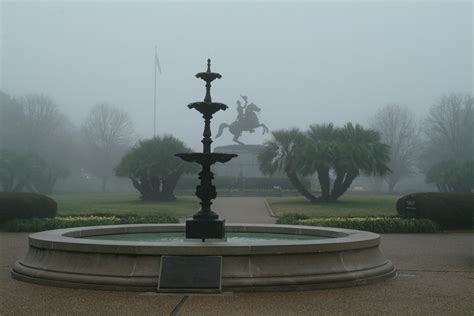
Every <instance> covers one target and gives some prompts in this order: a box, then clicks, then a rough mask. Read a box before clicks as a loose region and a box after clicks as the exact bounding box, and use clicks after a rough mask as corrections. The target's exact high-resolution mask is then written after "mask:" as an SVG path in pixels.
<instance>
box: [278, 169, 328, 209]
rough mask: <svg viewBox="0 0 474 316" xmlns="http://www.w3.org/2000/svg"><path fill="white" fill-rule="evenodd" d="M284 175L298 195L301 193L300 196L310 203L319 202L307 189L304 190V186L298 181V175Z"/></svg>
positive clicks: (292, 173) (289, 172) (289, 173)
mask: <svg viewBox="0 0 474 316" xmlns="http://www.w3.org/2000/svg"><path fill="white" fill-rule="evenodd" d="M286 175H287V176H288V179H289V180H290V182H291V184H292V185H293V186H294V187H295V189H296V190H297V191H298V192H299V193H301V195H303V196H304V197H305V198H307V199H308V200H310V201H311V202H318V201H320V200H319V198H317V197H316V196H314V195H313V194H312V193H311V192H310V191H309V190H308V189H307V188H305V186H304V185H303V184H302V183H301V181H300V180H299V179H298V175H297V174H296V173H295V172H291V171H286Z"/></svg>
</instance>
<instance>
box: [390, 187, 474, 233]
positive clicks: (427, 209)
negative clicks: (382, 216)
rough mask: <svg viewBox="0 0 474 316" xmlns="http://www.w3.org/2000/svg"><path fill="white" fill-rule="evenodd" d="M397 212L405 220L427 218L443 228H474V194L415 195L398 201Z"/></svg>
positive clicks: (440, 193) (434, 193) (441, 193)
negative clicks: (473, 223) (473, 219)
mask: <svg viewBox="0 0 474 316" xmlns="http://www.w3.org/2000/svg"><path fill="white" fill-rule="evenodd" d="M397 212H398V214H399V215H400V216H401V217H403V218H427V219H431V220H433V221H435V222H436V223H438V224H439V225H440V226H441V227H443V228H472V227H473V226H472V222H473V221H472V218H473V216H474V194H472V193H451V192H449V193H444V192H430V193H414V194H409V195H406V196H404V197H402V198H400V199H399V200H398V201H397Z"/></svg>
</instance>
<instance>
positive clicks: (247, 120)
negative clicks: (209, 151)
mask: <svg viewBox="0 0 474 316" xmlns="http://www.w3.org/2000/svg"><path fill="white" fill-rule="evenodd" d="M241 97H242V99H243V100H244V105H243V106H242V104H241V103H240V100H239V101H237V119H236V120H235V121H234V122H232V123H231V124H226V123H222V124H221V125H220V126H219V131H218V132H217V135H216V138H218V137H219V136H221V135H222V132H223V131H224V128H226V127H228V128H229V132H230V133H231V134H233V135H234V138H233V139H232V140H233V141H234V142H236V143H237V144H240V145H245V144H244V143H242V142H241V141H239V137H240V136H241V135H242V132H250V133H253V132H255V129H256V128H257V127H262V128H263V134H265V133H268V128H267V126H265V124H260V122H259V121H258V117H257V114H256V113H255V112H257V113H258V112H260V108H259V107H258V106H257V105H255V104H254V103H250V104H247V97H246V96H244V95H241Z"/></svg>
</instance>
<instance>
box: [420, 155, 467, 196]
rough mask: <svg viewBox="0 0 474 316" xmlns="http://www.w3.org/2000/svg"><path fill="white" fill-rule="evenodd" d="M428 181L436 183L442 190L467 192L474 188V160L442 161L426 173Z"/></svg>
mask: <svg viewBox="0 0 474 316" xmlns="http://www.w3.org/2000/svg"><path fill="white" fill-rule="evenodd" d="M426 182H427V183H435V184H436V186H437V187H438V190H439V191H440V192H465V193H470V192H471V191H472V190H473V189H474V160H464V161H456V160H449V161H441V162H439V163H437V164H436V165H434V166H433V167H431V169H430V170H429V171H428V173H427V174H426Z"/></svg>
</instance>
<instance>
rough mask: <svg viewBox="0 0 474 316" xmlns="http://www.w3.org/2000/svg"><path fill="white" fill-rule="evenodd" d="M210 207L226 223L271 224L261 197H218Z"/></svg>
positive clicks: (272, 219) (271, 218)
mask: <svg viewBox="0 0 474 316" xmlns="http://www.w3.org/2000/svg"><path fill="white" fill-rule="evenodd" d="M212 209H213V210H214V211H215V212H216V213H217V214H219V217H220V218H223V219H225V221H226V223H254V224H273V223H275V218H273V217H270V215H269V213H268V210H267V208H266V206H265V199H264V198H262V197H218V198H217V199H216V200H215V201H214V203H213V204H212Z"/></svg>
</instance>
